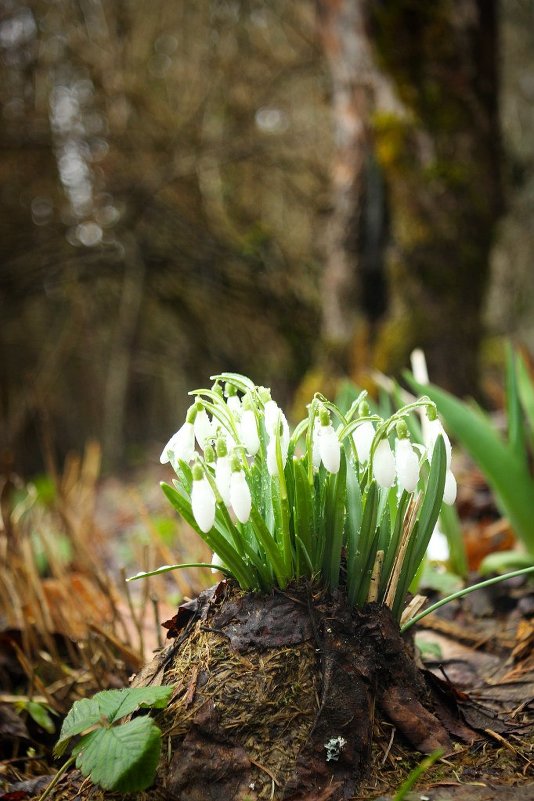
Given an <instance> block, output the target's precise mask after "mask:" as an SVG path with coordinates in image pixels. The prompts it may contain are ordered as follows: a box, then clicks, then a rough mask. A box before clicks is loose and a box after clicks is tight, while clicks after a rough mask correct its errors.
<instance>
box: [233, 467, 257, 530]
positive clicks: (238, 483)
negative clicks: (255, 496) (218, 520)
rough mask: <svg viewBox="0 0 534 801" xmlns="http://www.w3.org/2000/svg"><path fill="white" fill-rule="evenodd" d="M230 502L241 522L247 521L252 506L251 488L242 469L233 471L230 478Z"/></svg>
mask: <svg viewBox="0 0 534 801" xmlns="http://www.w3.org/2000/svg"><path fill="white" fill-rule="evenodd" d="M230 502H231V504H232V509H233V510H234V512H235V516H236V517H237V519H238V520H239V522H240V523H247V522H248V519H249V517H250V510H251V507H252V498H251V495H250V488H249V486H248V483H247V479H246V478H245V474H244V473H243V471H242V470H236V471H234V472H233V473H232V477H231V479H230Z"/></svg>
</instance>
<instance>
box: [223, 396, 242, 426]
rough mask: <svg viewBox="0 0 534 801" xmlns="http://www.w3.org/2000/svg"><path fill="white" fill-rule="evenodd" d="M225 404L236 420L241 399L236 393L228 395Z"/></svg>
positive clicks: (238, 415) (238, 416)
mask: <svg viewBox="0 0 534 801" xmlns="http://www.w3.org/2000/svg"><path fill="white" fill-rule="evenodd" d="M226 405H227V406H228V408H229V409H230V411H231V412H232V414H233V415H234V417H236V418H237V419H238V420H239V418H240V417H241V411H242V409H241V401H240V400H239V397H238V396H237V395H230V396H229V397H228V398H227V400H226Z"/></svg>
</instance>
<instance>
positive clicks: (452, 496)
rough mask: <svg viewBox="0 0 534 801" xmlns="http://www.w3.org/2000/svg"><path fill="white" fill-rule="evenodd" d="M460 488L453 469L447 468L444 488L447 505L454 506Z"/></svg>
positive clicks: (444, 501)
mask: <svg viewBox="0 0 534 801" xmlns="http://www.w3.org/2000/svg"><path fill="white" fill-rule="evenodd" d="M457 490H458V487H457V484H456V479H455V477H454V473H453V472H452V470H447V472H446V473H445V489H444V490H443V503H446V504H447V506H452V505H453V504H454V501H455V500H456V492H457Z"/></svg>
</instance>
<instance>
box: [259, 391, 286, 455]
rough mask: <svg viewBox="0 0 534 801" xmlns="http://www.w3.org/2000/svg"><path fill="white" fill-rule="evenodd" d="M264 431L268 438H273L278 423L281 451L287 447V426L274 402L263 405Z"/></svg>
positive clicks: (280, 410) (281, 412)
mask: <svg viewBox="0 0 534 801" xmlns="http://www.w3.org/2000/svg"><path fill="white" fill-rule="evenodd" d="M264 420H265V430H266V431H267V434H268V435H269V437H274V435H275V433H276V426H277V424H278V423H281V424H282V430H281V434H280V439H281V441H282V450H284V449H285V450H286V452H287V449H288V447H289V424H288V422H287V420H286V416H285V414H284V413H283V411H282V409H281V408H280V407H279V406H278V404H277V403H276V401H273V400H269V401H267V403H266V404H265V409H264Z"/></svg>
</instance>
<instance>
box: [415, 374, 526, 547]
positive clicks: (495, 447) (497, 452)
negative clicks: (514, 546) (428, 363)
mask: <svg viewBox="0 0 534 801" xmlns="http://www.w3.org/2000/svg"><path fill="white" fill-rule="evenodd" d="M406 380H407V382H408V383H409V384H410V386H411V387H413V388H414V389H415V390H416V391H417V392H426V394H427V395H428V396H429V397H430V398H431V399H432V400H433V401H434V402H435V403H436V405H437V407H438V409H439V411H440V414H441V416H442V417H443V419H444V420H445V422H446V425H447V429H448V430H449V432H450V434H451V435H452V436H453V437H454V438H455V439H456V440H458V442H459V443H460V444H461V445H462V446H463V447H464V448H465V449H466V451H467V452H468V453H469V454H470V455H471V457H472V458H473V459H474V461H475V462H476V463H477V464H478V465H479V467H480V469H481V470H482V471H483V473H484V475H485V477H486V479H487V481H488V484H489V485H490V486H491V488H492V489H493V491H494V493H495V497H496V500H497V503H498V504H499V506H500V508H501V511H502V512H503V513H504V514H505V515H506V516H507V517H508V519H509V520H510V523H511V525H512V527H513V529H514V531H515V533H516V535H517V536H518V537H519V538H520V539H521V540H522V541H523V543H524V545H525V547H526V548H527V550H528V551H529V552H530V553H532V554H534V481H533V480H532V478H531V477H530V475H529V474H528V471H527V470H526V469H525V466H524V464H523V462H522V460H520V459H518V458H517V457H516V455H515V453H514V451H513V450H512V448H511V447H510V446H508V445H506V444H505V443H504V442H503V441H502V439H501V437H500V436H499V435H498V434H497V432H496V431H495V429H494V428H493V426H492V425H491V422H490V421H489V420H487V419H486V418H485V417H483V416H482V415H481V414H480V413H479V412H477V411H474V410H473V409H471V408H470V407H469V406H467V405H466V404H465V403H463V402H462V401H459V400H457V399H456V398H455V397H454V396H453V395H451V394H449V393H448V392H446V391H445V390H443V389H438V388H437V387H435V386H433V385H428V386H427V385H425V386H422V385H421V384H418V383H417V381H415V380H414V378H413V376H412V375H410V374H407V375H406Z"/></svg>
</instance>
